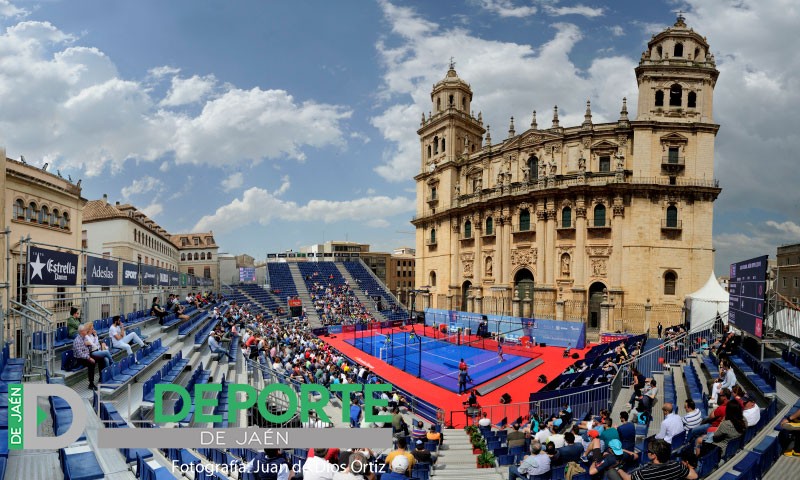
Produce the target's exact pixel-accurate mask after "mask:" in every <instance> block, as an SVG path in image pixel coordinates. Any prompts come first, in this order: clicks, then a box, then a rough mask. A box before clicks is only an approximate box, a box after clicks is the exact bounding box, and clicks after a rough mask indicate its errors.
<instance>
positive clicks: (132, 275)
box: [122, 262, 139, 287]
mask: <svg viewBox="0 0 800 480" xmlns="http://www.w3.org/2000/svg"><path fill="white" fill-rule="evenodd" d="M122 284H123V285H127V286H130V287H137V286H139V266H138V265H136V264H135V263H125V262H122Z"/></svg>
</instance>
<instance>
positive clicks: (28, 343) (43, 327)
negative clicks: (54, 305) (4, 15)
mask: <svg viewBox="0 0 800 480" xmlns="http://www.w3.org/2000/svg"><path fill="white" fill-rule="evenodd" d="M9 303H10V309H9V317H10V318H8V319H7V321H8V322H10V324H11V325H15V326H16V329H20V330H21V333H22V336H21V340H22V341H21V342H17V343H15V349H16V352H15V353H16V356H17V357H18V358H24V359H25V373H26V374H28V375H40V374H43V373H44V371H45V369H47V370H48V371H50V372H52V371H53V347H54V345H55V338H56V328H55V325H54V324H53V321H52V318H53V312H51V311H50V310H48V309H47V308H45V307H43V306H42V305H40V304H39V303H38V302H36V301H35V300H33V299H31V298H28V301H27V303H24V304H23V303H19V302H17V301H15V300H10V302H9ZM14 333H16V332H14ZM34 333H35V334H36V338H34ZM14 340H15V341H16V338H15V339H14ZM37 347H39V348H37Z"/></svg>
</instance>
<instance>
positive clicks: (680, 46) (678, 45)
mask: <svg viewBox="0 0 800 480" xmlns="http://www.w3.org/2000/svg"><path fill="white" fill-rule="evenodd" d="M672 56H673V57H682V56H683V44H682V43H680V42H678V43H676V44H675V50H674V51H673V52H672Z"/></svg>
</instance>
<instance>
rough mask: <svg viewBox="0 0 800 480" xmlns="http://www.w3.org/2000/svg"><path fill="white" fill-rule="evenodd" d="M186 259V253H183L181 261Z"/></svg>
mask: <svg viewBox="0 0 800 480" xmlns="http://www.w3.org/2000/svg"><path fill="white" fill-rule="evenodd" d="M185 261H186V254H185V253H181V262H185Z"/></svg>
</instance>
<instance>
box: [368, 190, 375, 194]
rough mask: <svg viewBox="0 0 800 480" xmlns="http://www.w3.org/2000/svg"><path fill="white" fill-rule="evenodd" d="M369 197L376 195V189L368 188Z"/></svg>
mask: <svg viewBox="0 0 800 480" xmlns="http://www.w3.org/2000/svg"><path fill="white" fill-rule="evenodd" d="M367 195H375V189H374V188H368V189H367Z"/></svg>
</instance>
